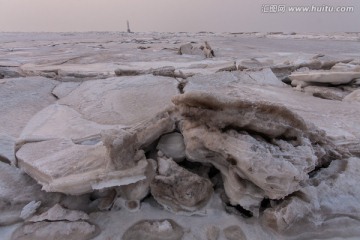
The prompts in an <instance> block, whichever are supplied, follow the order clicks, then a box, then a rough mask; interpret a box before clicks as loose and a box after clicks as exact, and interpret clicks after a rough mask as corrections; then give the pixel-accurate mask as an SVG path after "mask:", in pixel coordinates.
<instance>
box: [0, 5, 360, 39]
mask: <svg viewBox="0 0 360 240" xmlns="http://www.w3.org/2000/svg"><path fill="white" fill-rule="evenodd" d="M266 4H285V5H286V6H308V5H316V6H322V5H329V6H334V7H336V6H353V7H354V12H352V13H328V12H327V13H326V12H323V13H290V12H286V13H262V11H261V9H262V6H263V5H266ZM126 20H129V21H130V26H131V29H132V30H133V31H135V32H139V31H141V32H144V31H158V32H179V31H184V32H197V31H212V32H245V31H251V32H253V31H259V32H270V31H283V32H293V31H294V32H360V0H0V32H2V31H3V32H4V31H26V32H34V31H35V32H36V31H51V32H59V31H62V32H67V31H125V30H126Z"/></svg>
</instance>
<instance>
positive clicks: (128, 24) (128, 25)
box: [126, 20, 131, 33]
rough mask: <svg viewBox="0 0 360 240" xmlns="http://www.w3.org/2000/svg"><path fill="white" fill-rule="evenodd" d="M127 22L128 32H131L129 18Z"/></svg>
mask: <svg viewBox="0 0 360 240" xmlns="http://www.w3.org/2000/svg"><path fill="white" fill-rule="evenodd" d="M126 24H127V32H128V33H131V30H130V23H129V20H127V21H126Z"/></svg>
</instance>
